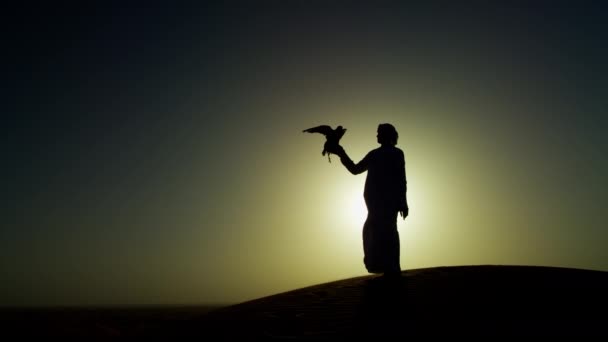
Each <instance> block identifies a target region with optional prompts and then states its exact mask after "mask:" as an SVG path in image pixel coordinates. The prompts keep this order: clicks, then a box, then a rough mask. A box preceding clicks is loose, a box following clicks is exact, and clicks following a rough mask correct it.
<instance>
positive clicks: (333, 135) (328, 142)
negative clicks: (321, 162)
mask: <svg viewBox="0 0 608 342" xmlns="http://www.w3.org/2000/svg"><path fill="white" fill-rule="evenodd" d="M302 132H307V133H321V134H323V135H324V136H325V144H324V145H323V151H322V152H321V154H322V155H325V154H327V159H328V160H329V162H330V163H331V158H330V157H329V155H330V154H331V153H330V151H331V148H332V147H334V146H338V145H339V144H340V139H341V138H342V136H343V135H344V133H345V132H346V128H344V127H342V126H338V127H336V129H332V128H331V126H328V125H321V126H316V127H311V128H308V129H305V130H303V131H302Z"/></svg>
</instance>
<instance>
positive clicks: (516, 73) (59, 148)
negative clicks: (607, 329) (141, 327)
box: [0, 1, 608, 306]
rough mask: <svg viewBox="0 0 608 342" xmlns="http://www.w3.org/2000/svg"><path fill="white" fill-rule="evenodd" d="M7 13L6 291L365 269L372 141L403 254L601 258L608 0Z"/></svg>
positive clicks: (140, 286) (284, 277) (501, 259)
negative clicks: (385, 158)
mask: <svg viewBox="0 0 608 342" xmlns="http://www.w3.org/2000/svg"><path fill="white" fill-rule="evenodd" d="M81 6H82V7H73V4H71V5H70V7H66V6H62V5H60V4H45V5H42V6H41V7H34V6H31V4H30V6H29V7H22V8H14V9H11V11H9V12H7V13H6V16H7V17H8V19H7V20H5V21H4V25H7V29H6V30H4V31H5V33H4V34H5V35H7V37H5V39H4V41H3V45H4V49H3V50H4V51H3V60H4V63H3V77H2V98H3V101H2V107H3V109H2V112H3V115H2V116H3V119H2V121H3V123H2V126H1V127H2V131H3V132H2V135H1V136H0V141H1V144H0V146H1V148H2V150H1V152H2V156H3V158H2V159H3V167H2V168H1V171H0V172H1V177H0V189H1V191H0V201H1V203H2V206H1V207H0V210H1V211H2V212H1V217H2V221H0V222H1V225H0V274H2V279H3V281H2V284H1V285H0V306H32V305H33V306H47V305H165V304H167V305H169V304H232V303H238V302H242V301H246V300H250V299H255V298H259V297H262V296H267V295H272V294H276V293H280V292H284V291H288V290H292V289H296V288H300V287H304V286H309V285H314V284H318V283H323V282H328V281H332V280H339V279H344V278H349V277H355V276H363V275H367V274H368V273H367V272H366V270H365V267H364V265H363V260H362V259H363V251H362V249H363V248H362V239H361V229H362V226H363V222H364V221H365V217H366V210H365V205H364V202H363V184H364V182H365V174H362V175H358V176H353V175H351V174H350V173H348V171H346V169H345V168H344V167H343V166H342V165H341V164H340V162H339V158H338V157H336V156H334V158H332V160H331V162H329V161H328V159H327V158H326V157H324V156H322V155H321V150H322V145H323V141H324V138H323V137H322V136H321V135H318V134H317V135H312V134H308V133H303V132H302V130H303V129H306V128H309V127H313V126H316V125H321V124H327V125H331V126H333V127H335V126H337V125H342V126H344V127H345V128H346V129H347V131H346V134H345V135H344V137H343V138H342V140H341V144H342V146H343V147H344V148H345V150H346V151H347V153H348V154H349V155H350V157H351V158H352V159H353V160H355V161H358V160H360V159H361V158H363V157H364V156H365V154H366V153H367V152H369V151H370V150H372V149H374V148H376V147H378V144H377V142H376V129H377V126H378V124H380V123H391V124H393V125H394V126H395V127H396V129H397V131H398V132H399V141H398V145H397V146H398V147H399V148H401V149H402V150H403V151H404V153H405V160H406V173H407V181H408V193H407V199H408V203H409V207H410V215H409V217H408V218H407V219H405V220H401V219H400V220H399V222H398V228H399V234H400V239H401V267H402V269H404V270H408V269H416V268H424V267H436V266H452V265H482V264H483V265H487V264H501V265H503V264H504V265H506V264H509V265H542V266H557V267H575V268H584V269H594V270H603V271H608V249H606V246H607V245H608V230H607V229H606V222H607V220H608V213H607V211H606V209H605V207H606V204H607V198H606V189H608V181H607V177H606V175H608V161H607V158H606V155H607V152H608V151H607V149H608V138H607V137H606V134H605V133H606V130H607V129H608V118H607V115H606V108H608V92H607V90H608V88H607V86H606V84H607V82H608V67H607V64H606V63H605V61H606V60H608V47H607V46H608V45H606V41H607V40H608V26H607V24H606V22H608V21H607V19H608V11H607V10H606V9H604V8H602V7H600V6H601V5H600V4H599V3H598V2H593V3H592V4H591V3H590V4H589V5H588V6H587V3H586V2H579V1H577V2H574V1H572V2H555V1H554V2H550V3H549V2H547V4H546V5H543V3H542V2H536V3H535V5H530V4H528V3H527V2H511V1H510V2H504V3H503V2H498V1H497V2H491V4H485V2H484V3H483V4H478V3H477V4H476V3H468V4H467V5H465V3H461V2H457V3H456V2H454V3H451V2H450V3H448V4H447V5H446V4H440V3H430V2H425V4H424V5H423V4H408V3H407V2H402V3H397V2H395V3H383V4H382V5H379V4H378V3H377V2H367V3H365V2H360V1H352V2H351V1H337V2H331V4H325V5H322V4H318V3H316V2H304V1H284V2H274V3H271V2H249V3H238V2H225V3H224V4H222V5H215V4H205V5H202V4H198V5H196V6H195V5H188V6H185V5H183V6H182V5H178V4H175V3H172V2H171V3H170V2H166V3H160V2H159V3H157V2H146V3H145V6H135V5H132V6H127V5H124V4H114V3H112V2H104V4H103V5H93V4H82V5H81Z"/></svg>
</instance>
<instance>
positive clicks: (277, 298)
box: [0, 265, 608, 340]
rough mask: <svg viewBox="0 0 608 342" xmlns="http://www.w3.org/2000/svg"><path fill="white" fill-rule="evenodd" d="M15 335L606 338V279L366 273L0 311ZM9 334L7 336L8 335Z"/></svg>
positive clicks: (535, 273) (513, 273)
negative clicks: (200, 302)
mask: <svg viewBox="0 0 608 342" xmlns="http://www.w3.org/2000/svg"><path fill="white" fill-rule="evenodd" d="M0 315H1V316H0V322H1V324H2V325H3V332H4V333H9V332H10V335H16V336H25V335H59V336H67V335H81V336H87V335H88V336H97V337H99V336H191V335H196V336H198V337H201V338H202V339H203V340H205V339H208V340H217V339H234V338H236V339H238V340H241V339H244V338H247V340H250V339H251V338H253V337H260V338H262V339H266V340H269V339H270V340H321V339H340V338H343V339H351V338H352V339H354V338H358V337H372V336H373V337H382V336H396V337H402V338H407V337H415V336H423V337H432V336H464V337H466V336H480V335H482V336H483V335H491V336H539V335H542V336H608V272H599V271H590V270H580V269H568V268H555V267H534V266H492V265H490V266H458V267H437V268H427V269H417V270H409V271H404V272H403V273H402V277H401V279H398V280H396V281H383V280H382V279H381V278H378V277H376V276H365V277H357V278H351V279H345V280H340V281H335V282H331V283H325V284H320V285H316V286H311V287H307V288H302V289H298V290H294V291H290V292H286V293H281V294H277V295H274V296H269V297H264V298H260V299H257V300H253V301H249V302H245V303H241V304H238V305H233V306H228V307H222V308H213V307H162V308H160V307H150V308H147V309H146V308H131V309H127V308H124V309H120V308H114V309H88V310H87V309H75V308H73V309H69V308H65V309H53V310H51V309H47V310H41V309H40V310H32V309H30V310H14V309H13V310H2V311H0ZM5 336H6V335H5Z"/></svg>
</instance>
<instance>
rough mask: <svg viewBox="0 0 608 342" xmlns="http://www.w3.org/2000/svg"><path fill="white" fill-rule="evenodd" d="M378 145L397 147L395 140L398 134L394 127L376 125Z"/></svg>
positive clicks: (384, 124)
mask: <svg viewBox="0 0 608 342" xmlns="http://www.w3.org/2000/svg"><path fill="white" fill-rule="evenodd" d="M376 137H377V138H378V144H380V145H392V146H395V145H397V139H399V134H398V133H397V130H396V129H395V127H394V126H393V125H391V124H388V123H383V124H380V125H378V135H376Z"/></svg>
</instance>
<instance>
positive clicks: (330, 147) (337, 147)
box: [327, 144, 345, 157]
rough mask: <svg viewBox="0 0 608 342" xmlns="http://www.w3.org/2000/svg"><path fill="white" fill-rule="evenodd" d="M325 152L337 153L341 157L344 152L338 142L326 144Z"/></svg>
mask: <svg viewBox="0 0 608 342" xmlns="http://www.w3.org/2000/svg"><path fill="white" fill-rule="evenodd" d="M327 152H329V153H333V154H335V155H337V156H338V157H342V156H343V155H344V153H345V152H344V148H342V146H340V144H328V146H327Z"/></svg>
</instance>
